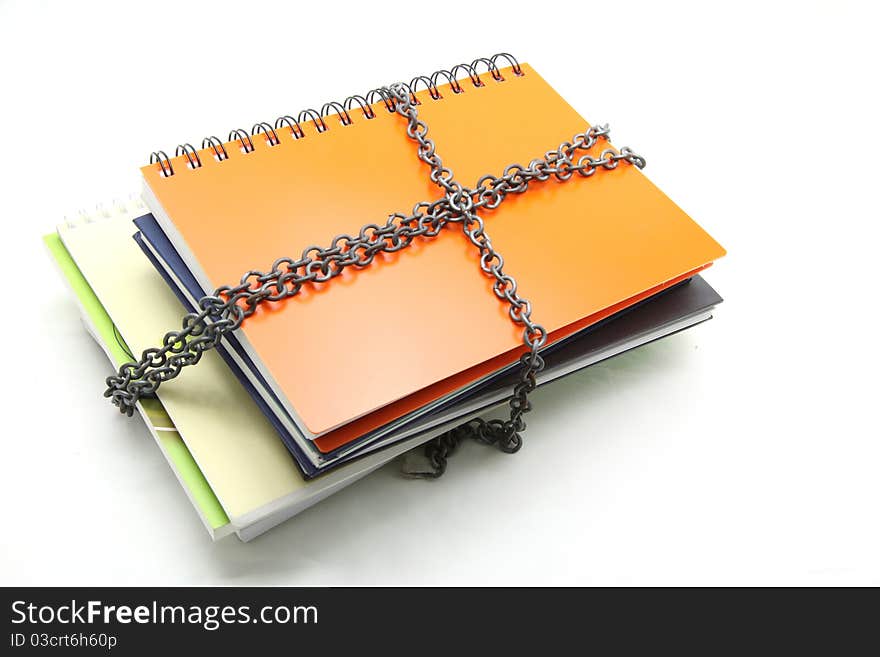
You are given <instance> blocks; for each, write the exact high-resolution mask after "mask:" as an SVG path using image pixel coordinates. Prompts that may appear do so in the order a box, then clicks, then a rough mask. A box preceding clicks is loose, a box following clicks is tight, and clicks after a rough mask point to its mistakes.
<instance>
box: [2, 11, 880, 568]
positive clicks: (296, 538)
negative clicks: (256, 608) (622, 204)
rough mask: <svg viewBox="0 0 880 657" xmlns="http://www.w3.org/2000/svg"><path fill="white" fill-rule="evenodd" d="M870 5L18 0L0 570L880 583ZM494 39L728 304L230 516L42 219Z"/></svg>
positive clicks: (10, 15) (10, 65)
mask: <svg viewBox="0 0 880 657" xmlns="http://www.w3.org/2000/svg"><path fill="white" fill-rule="evenodd" d="M871 4H872V3H864V5H859V4H857V3H848V2H842V1H840V0H837V1H834V2H831V1H827V2H793V3H778V4H777V3H772V2H761V3H750V2H742V1H738V2H735V3H731V4H730V6H729V7H728V8H722V7H720V6H719V5H717V4H716V3H693V4H682V3H667V2H646V3H643V4H636V3H621V2H587V1H580V2H573V3H563V2H560V1H558V0H557V1H555V2H550V3H534V2H530V3H522V4H520V3H515V2H498V3H490V2H485V3H478V2H468V3H456V2H444V3H440V4H426V3H415V4H411V3H389V4H387V5H385V4H384V3H381V2H378V1H376V0H366V1H365V2H329V1H323V2H302V3H292V2H286V3H278V4H277V5H272V4H270V3H261V2H255V1H250V2H243V3H240V4H233V3H221V2H211V3H205V4H203V5H195V4H191V3H183V2H168V3H166V2H160V1H158V0H150V2H143V3H136V2H112V3H106V4H98V3H91V2H76V3H74V2H54V3H49V2H8V1H7V2H0V76H2V79H0V96H2V101H0V126H2V128H0V129H2V138H0V187H2V199H0V202H2V208H3V210H2V220H0V221H2V226H3V228H2V233H0V235H2V237H0V249H2V268H3V270H2V280H3V281H4V283H5V286H4V287H5V294H4V301H5V310H4V312H3V320H2V328H0V330H2V345H3V348H2V355H3V358H2V372H3V378H2V384H0V386H2V389H3V392H2V399H3V420H2V422H3V427H2V436H3V438H2V448H0V476H2V479H0V486H2V498H0V503H2V516H0V523H2V529H0V536H2V538H0V584H47V585H48V584H123V583H138V584H224V583H225V584H246V583H260V584H332V585H341V584H422V583H430V584H488V583H494V584H517V583H528V584H532V583H555V584H868V583H873V584H880V564H878V560H880V557H878V555H880V526H878V503H880V477H878V472H880V444H878V435H880V432H878V430H877V416H876V410H877V406H878V385H877V380H878V358H877V344H876V343H877V337H878V336H877V302H876V291H877V284H878V280H877V268H876V253H877V248H878V247H877V236H878V230H877V222H878V219H880V217H878V204H877V192H876V190H877V187H878V177H877V174H878V157H880V151H878V148H877V146H878V143H877V128H876V126H877V117H878V105H877V101H876V97H875V92H876V89H877V80H878V74H877V64H878V62H880V58H878V52H877V48H876V46H875V45H874V44H875V43H876V39H877V36H876V33H875V28H876V26H877V24H878V22H877V16H876V14H875V15H869V14H872V13H873V11H872V7H871ZM295 5H298V6H296V9H293V7H294V6H295ZM502 50H505V51H510V52H512V53H514V54H516V55H517V56H518V57H519V58H520V59H521V60H523V61H528V62H529V63H531V64H532V65H533V66H535V67H536V68H537V69H538V70H539V71H540V72H541V74H542V75H543V76H544V77H545V78H547V79H548V80H549V81H550V82H551V83H552V84H553V85H554V86H555V87H556V88H557V89H558V90H559V91H560V92H561V93H562V95H563V96H565V97H566V98H567V99H568V100H569V101H570V102H571V103H572V104H573V105H574V106H575V107H576V108H578V109H579V110H580V111H581V113H582V114H584V115H585V116H586V117H587V118H588V119H589V120H590V121H593V122H604V121H608V122H610V123H611V125H612V130H613V135H614V137H615V141H616V142H617V143H618V144H620V145H630V146H633V147H634V148H636V149H637V151H638V152H639V153H641V154H643V155H645V156H646V157H647V159H648V168H647V170H646V173H647V174H648V175H649V176H650V177H651V179H652V180H654V181H655V182H656V183H657V184H658V185H659V186H660V187H661V188H663V189H664V190H665V191H666V192H667V193H668V194H669V195H670V196H671V197H672V198H673V199H674V200H676V201H677V202H678V203H679V204H680V205H681V206H682V207H683V208H684V209H685V210H686V211H687V212H689V213H690V214H691V215H692V216H693V217H694V218H695V219H696V220H697V221H698V222H700V223H701V224H702V225H703V226H704V227H705V228H706V229H707V230H708V231H709V232H710V233H711V234H712V235H713V236H715V237H716V238H717V239H718V240H719V241H720V242H721V243H722V244H724V246H726V247H727V249H728V251H729V256H728V257H726V258H724V259H723V260H722V261H720V262H719V263H718V264H717V266H716V267H714V268H712V270H710V271H709V272H708V274H707V279H708V280H709V281H710V282H711V283H712V284H713V285H714V286H715V287H716V288H717V289H718V290H719V291H720V292H721V294H722V295H723V296H724V297H725V298H726V302H725V303H724V304H723V306H722V307H721V308H720V310H719V311H718V313H717V316H716V319H715V320H713V321H712V322H709V323H708V324H706V325H704V326H701V327H699V328H697V329H695V330H692V331H689V332H687V333H685V334H682V335H679V336H676V337H674V338H671V339H668V340H665V341H663V342H661V343H659V344H655V345H652V346H649V347H646V348H643V349H642V350H640V351H639V352H638V353H632V354H629V355H626V356H623V357H620V358H618V359H615V360H614V361H612V362H609V363H606V364H603V365H600V366H597V367H594V368H592V369H591V370H590V371H588V372H584V373H581V374H579V375H576V376H573V377H571V378H569V379H567V380H565V381H564V382H562V383H559V384H556V385H555V386H553V387H552V388H550V389H548V390H542V391H539V392H538V393H537V394H535V406H536V410H535V412H534V413H532V414H531V417H530V418H529V430H528V432H527V434H526V447H525V448H524V449H523V451H522V452H520V453H519V454H518V455H516V456H513V457H509V456H505V455H502V454H500V453H498V452H496V451H493V450H488V449H485V448H481V447H479V446H476V445H467V446H466V448H465V449H464V450H463V451H462V452H461V453H459V454H457V455H456V456H455V457H454V458H453V459H452V461H451V462H450V469H449V473H448V474H447V475H446V476H445V477H444V478H443V479H442V480H440V481H437V482H428V483H426V482H418V481H415V482H414V481H409V480H404V479H401V478H400V477H399V476H398V475H397V470H396V466H394V465H391V466H388V467H386V468H385V469H383V470H381V471H380V472H378V473H377V474H375V475H373V476H371V477H369V478H368V479H367V480H365V481H363V482H361V483H359V484H357V485H355V486H353V487H351V488H349V489H347V490H346V491H344V492H342V493H341V494H339V495H336V496H335V497H333V498H332V499H330V500H328V501H326V502H324V503H322V504H319V505H318V506H317V507H315V508H313V509H311V510H310V511H308V512H306V513H304V514H303V515H301V516H300V517H297V518H295V519H294V520H293V521H291V522H288V523H286V524H285V525H283V526H281V527H279V528H277V529H275V530H273V531H272V532H271V533H269V534H268V535H266V536H264V537H262V538H260V539H258V540H257V541H255V542H253V543H251V544H242V543H239V542H238V541H237V540H236V539H234V538H232V539H230V540H226V541H223V542H220V543H218V544H212V543H211V542H210V540H209V539H208V537H207V535H206V534H205V532H204V530H203V528H202V527H201V525H200V523H199V521H198V519H197V517H196V514H195V513H194V511H193V510H192V508H191V507H190V506H189V503H188V502H187V500H186V497H185V496H184V494H183V492H182V490H181V489H180V487H179V486H178V484H177V483H176V481H175V479H174V477H173V475H172V474H171V472H170V470H169V469H168V467H167V465H166V464H165V461H164V460H163V457H162V456H161V454H160V453H159V450H158V449H157V448H156V445H155V444H154V443H153V441H152V440H151V439H150V437H149V435H148V434H147V431H146V430H145V428H144V427H143V426H142V424H141V423H140V422H138V421H131V420H128V419H126V418H123V417H122V416H120V415H119V414H118V413H117V412H116V411H115V410H114V409H113V408H111V407H110V406H109V405H108V403H107V402H106V400H105V399H103V398H102V397H101V392H102V390H103V379H104V377H105V376H106V375H107V374H108V373H109V371H110V368H109V365H108V363H107V361H106V360H105V359H104V357H103V355H102V353H101V352H100V351H99V350H98V348H97V347H96V346H95V344H94V343H93V342H92V341H91V338H89V337H88V336H87V335H86V333H85V331H84V330H83V328H82V326H81V324H80V322H79V318H78V314H77V310H76V308H75V306H74V303H73V302H72V300H71V299H70V298H69V297H68V295H67V293H66V290H65V288H64V287H63V285H62V283H61V281H60V279H59V277H58V275H57V274H56V273H55V272H54V271H53V269H52V268H51V266H50V264H49V261H48V259H47V257H46V255H45V254H44V253H43V251H42V246H41V243H40V236H41V235H42V234H43V233H46V232H49V231H51V230H52V229H53V227H54V225H55V224H56V223H58V222H59V221H60V220H61V219H62V217H63V216H64V215H65V214H73V213H75V212H76V210H77V209H79V208H87V209H88V208H93V207H94V206H95V204H96V203H97V202H98V201H102V200H110V199H112V198H113V197H115V196H125V195H127V194H128V193H129V192H132V191H136V190H137V189H138V167H139V166H140V165H141V164H142V163H144V162H145V158H146V156H147V155H148V154H149V152H150V151H152V150H154V149H156V148H160V147H162V148H165V149H166V150H167V149H171V148H173V147H174V145H175V144H177V143H180V142H183V141H191V142H194V143H195V142H197V141H200V140H201V137H202V136H204V135H206V134H222V135H225V134H226V132H228V130H229V128H231V127H236V126H244V127H249V126H250V125H251V124H253V123H254V122H255V121H256V120H263V119H267V118H269V119H271V118H272V117H275V116H277V115H279V114H283V113H288V112H293V111H296V110H299V109H301V108H303V107H309V106H315V105H316V104H317V105H318V106H319V105H320V104H321V103H322V102H323V101H325V100H328V99H338V98H341V97H344V96H346V95H348V94H349V93H352V92H356V91H363V90H365V89H368V88H371V87H373V86H376V85H378V84H383V83H388V82H391V81H395V80H398V79H409V78H410V77H412V76H413V75H414V74H417V73H422V72H430V71H433V70H435V69H437V68H443V67H449V66H451V65H453V64H455V63H457V62H461V61H470V60H471V59H473V58H474V57H478V56H483V55H490V54H492V53H494V52H498V51H502ZM440 147H441V150H442V145H440ZM391 209H392V208H390V209H389V210H391ZM541 230H542V232H547V233H549V235H550V236H552V227H548V226H546V225H544V226H542V228H541ZM553 237H555V236H553ZM290 246H292V247H295V246H297V245H290ZM132 294H137V290H132Z"/></svg>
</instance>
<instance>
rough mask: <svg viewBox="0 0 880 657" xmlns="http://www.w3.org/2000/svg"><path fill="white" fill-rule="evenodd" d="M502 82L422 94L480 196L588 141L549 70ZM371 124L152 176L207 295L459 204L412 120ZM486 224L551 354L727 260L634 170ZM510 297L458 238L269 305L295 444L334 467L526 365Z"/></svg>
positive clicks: (151, 198)
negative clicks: (482, 187) (420, 151)
mask: <svg viewBox="0 0 880 657" xmlns="http://www.w3.org/2000/svg"><path fill="white" fill-rule="evenodd" d="M500 73H501V76H502V77H503V80H495V79H494V78H493V77H492V76H490V75H484V76H483V78H484V84H483V86H475V85H473V84H472V83H471V82H470V81H469V80H468V78H464V80H463V81H462V82H461V93H455V92H454V91H453V89H452V88H451V87H450V85H444V86H441V87H439V88H438V92H439V96H440V97H439V98H436V99H435V98H434V97H433V96H432V95H431V94H429V93H428V92H427V91H422V92H419V93H418V94H417V96H418V98H419V100H420V102H421V104H420V105H419V106H418V109H419V114H420V118H421V119H423V120H424V121H425V122H426V123H427V125H428V126H429V136H430V137H431V138H433V140H434V141H435V143H436V145H437V152H438V153H439V154H440V155H441V157H442V158H443V162H444V164H445V165H446V166H448V167H449V168H451V169H452V170H453V171H454V172H455V175H456V179H457V180H460V181H461V182H462V183H463V184H465V185H473V184H474V183H475V182H476V180H477V179H478V178H479V177H480V176H482V175H483V174H486V173H493V174H495V175H501V173H502V171H503V169H504V167H505V166H507V165H508V164H510V163H513V162H519V163H521V164H528V162H529V161H530V160H532V159H533V158H536V157H539V156H541V155H543V154H544V153H545V152H546V151H548V150H551V149H555V148H556V147H557V146H558V145H559V144H560V143H561V142H564V141H567V140H570V139H571V138H572V136H573V135H575V134H576V133H579V132H583V131H584V130H585V129H586V128H587V127H588V125H589V124H588V123H587V121H586V120H585V119H584V118H582V117H581V116H580V115H579V114H578V113H577V112H576V111H575V110H574V109H573V108H572V107H571V106H569V105H568V103H566V102H565V100H564V99H563V98H561V97H560V96H559V95H558V94H557V93H556V92H555V91H554V90H553V89H552V88H551V87H550V85H549V84H547V82H545V81H544V79H543V78H541V76H540V75H539V74H538V73H537V72H536V71H535V70H534V69H532V68H531V67H530V66H528V65H525V64H524V65H522V69H521V74H520V75H517V74H516V73H515V72H514V70H513V69H511V68H507V69H502V70H501V71H500ZM371 107H372V110H373V112H372V113H373V114H374V117H373V118H368V117H367V115H366V114H365V113H364V112H363V111H362V110H361V109H358V108H357V107H355V109H354V110H352V111H350V112H349V116H350V119H351V120H350V122H349V121H343V120H342V118H343V117H340V116H339V115H330V116H328V117H326V118H323V119H322V120H321V122H319V121H318V120H314V121H307V122H303V123H302V135H298V134H297V133H296V132H295V131H293V130H292V129H290V128H289V127H282V128H278V129H277V130H276V131H275V134H276V135H277V139H278V143H277V144H275V145H273V144H272V141H274V139H273V138H272V136H271V133H257V134H255V135H254V136H253V137H251V143H252V145H253V149H252V150H250V148H246V149H243V148H242V147H241V146H242V143H240V142H239V141H237V140H236V141H231V142H228V143H226V144H225V145H224V147H225V151H226V153H227V154H228V158H226V159H222V160H218V158H215V156H214V151H213V150H212V149H211V148H207V149H203V150H200V151H198V156H199V162H200V164H201V166H194V167H191V166H189V163H188V160H187V158H186V157H183V156H182V157H177V158H173V159H172V160H171V164H172V166H173V171H174V174H173V175H167V176H166V175H163V169H162V167H161V166H160V165H158V164H152V165H149V166H146V167H144V168H143V169H142V172H143V178H144V183H145V186H144V196H145V200H146V202H147V204H148V205H149V207H150V209H151V210H152V212H153V214H154V216H155V217H156V220H157V221H158V223H159V225H160V226H161V229H162V231H164V233H165V235H166V236H167V237H168V239H169V240H170V242H171V243H172V244H173V246H174V248H175V249H176V251H177V252H178V253H179V254H180V256H181V258H182V259H183V261H184V262H185V264H186V266H187V267H188V269H189V270H190V271H191V272H192V274H193V275H194V276H195V278H196V280H197V281H198V283H199V285H200V286H201V288H202V289H203V290H205V291H207V292H211V291H213V290H214V289H215V288H217V287H219V286H221V285H234V284H236V283H237V282H238V281H239V279H240V278H241V276H242V274H244V273H245V272H247V271H249V270H253V269H259V270H267V269H269V268H270V267H271V265H272V263H273V262H274V261H275V260H276V259H277V258H279V257H282V256H290V257H294V258H296V257H299V255H300V253H301V252H302V251H303V249H304V248H306V247H308V246H310V245H320V246H326V245H328V244H329V243H330V241H331V240H332V238H333V237H334V236H336V235H337V234H340V233H356V232H357V231H358V230H359V229H360V227H361V226H362V225H364V224H366V223H369V222H374V223H380V224H381V223H384V221H385V219H386V218H387V216H388V215H389V214H390V213H392V212H404V213H408V212H409V211H410V209H411V208H412V207H413V205H414V204H415V203H417V202H419V201H426V200H433V199H436V198H438V197H439V196H440V190H439V189H438V187H437V186H436V185H434V184H433V183H432V182H431V181H430V180H429V178H428V169H427V167H426V166H425V165H424V164H423V163H421V162H420V161H419V160H418V159H417V157H416V146H415V144H414V143H413V142H412V141H411V140H410V139H408V138H407V135H406V125H405V120H404V119H403V118H401V117H400V116H398V115H396V114H393V113H389V111H388V110H387V109H386V108H385V107H384V105H383V103H382V102H377V103H375V104H374V105H372V106H371ZM322 125H323V126H325V127H326V129H321V128H322ZM244 145H245V146H246V147H247V146H248V144H247V143H245V144H244ZM634 146H637V145H634ZM601 148H602V146H601V145H600V146H599V147H598V150H601ZM598 150H597V152H598ZM246 151H250V152H246ZM644 155H647V157H648V160H649V161H650V159H651V154H650V153H648V154H644ZM481 216H482V217H483V219H484V221H485V224H486V230H487V232H488V234H489V235H491V238H492V241H493V244H494V245H495V248H496V249H497V250H498V251H499V252H500V253H501V254H502V255H503V257H504V260H505V265H504V267H505V271H506V272H507V273H509V274H511V275H512V276H514V277H515V278H516V280H517V281H518V284H519V291H520V293H521V294H522V295H523V296H524V297H525V298H527V299H528V300H530V301H531V303H532V307H533V319H534V320H535V321H536V322H538V323H540V324H542V325H543V326H544V327H545V328H546V329H547V330H548V331H549V332H550V338H549V341H548V344H553V343H555V342H558V341H559V340H561V339H563V338H565V337H567V336H570V335H573V334H574V333H577V332H579V331H581V330H584V329H585V328H587V327H589V326H590V325H592V324H594V323H595V322H597V321H599V320H601V319H603V318H606V317H609V316H611V315H613V314H614V313H616V312H619V311H621V310H623V309H625V308H626V307H628V306H630V305H632V304H634V303H636V302H638V301H640V300H642V299H646V298H648V297H650V296H651V295H653V294H655V293H657V292H658V291H660V290H662V289H664V288H665V287H668V286H670V285H672V284H674V283H676V282H678V281H681V280H683V279H685V278H688V277H690V276H692V275H693V274H695V273H696V272H698V271H701V270H702V269H704V268H705V267H707V266H709V265H710V264H711V263H712V262H713V261H714V260H715V259H717V258H719V257H721V256H722V255H724V249H723V248H722V247H721V246H720V245H719V244H718V243H717V242H716V241H715V240H714V239H712V237H710V236H709V235H708V234H707V233H706V232H705V231H704V230H703V229H702V228H701V227H700V226H699V225H697V223H696V222H694V221H693V220H692V219H691V218H690V217H688V215H687V214H685V212H684V211H682V210H681V208H679V207H678V206H677V205H676V204H675V203H674V202H673V201H672V200H670V199H669V198H668V197H667V196H666V195H665V194H664V193H663V192H662V191H660V190H659V189H658V188H657V187H656V186H655V185H653V184H652V183H651V182H650V181H649V180H648V178H646V177H645V175H644V174H643V173H642V172H641V171H639V170H637V169H636V168H635V167H631V166H620V167H618V168H617V169H615V170H613V171H600V172H597V173H596V175H594V176H592V177H591V178H579V177H578V176H575V177H574V178H573V179H572V180H570V181H568V182H565V183H560V182H557V181H554V180H552V179H551V180H549V181H547V182H543V183H532V185H531V186H530V188H529V191H528V192H527V193H525V194H522V195H517V196H510V197H508V199H507V200H505V202H504V203H502V204H501V206H500V207H499V208H497V209H496V210H493V211H486V212H483V213H481ZM492 282H493V281H492V280H491V279H490V278H489V277H487V276H485V275H484V274H483V273H482V271H481V270H480V267H479V253H478V251H477V250H476V248H475V247H474V246H473V245H472V244H471V243H470V242H469V241H468V240H467V238H466V237H465V235H464V234H463V233H462V232H461V230H460V229H458V228H456V227H455V226H450V227H447V228H446V229H444V230H443V231H442V232H441V234H440V235H439V236H438V237H436V238H434V239H424V240H421V241H417V242H414V243H413V245H412V246H411V247H410V248H408V249H405V250H403V251H400V252H398V253H396V254H393V255H386V254H381V255H379V256H377V258H376V260H375V261H374V263H373V264H372V265H371V266H369V267H367V268H364V269H360V270H356V269H354V268H349V269H347V270H346V271H345V272H344V273H343V274H342V275H341V276H339V277H338V278H336V279H333V280H332V281H330V282H329V283H327V284H324V285H311V286H308V287H306V288H304V289H303V291H302V292H301V293H300V294H299V295H298V296H297V297H295V298H292V299H288V300H285V301H282V302H278V303H274V304H266V305H264V306H263V307H261V308H260V309H259V310H258V311H257V313H256V314H255V315H254V316H252V317H251V318H249V319H248V320H247V321H246V322H245V323H244V325H243V326H242V328H241V329H239V331H238V332H237V335H236V337H237V339H238V340H239V341H240V344H241V346H242V348H243V349H244V351H245V352H246V353H247V355H248V357H249V358H250V360H251V361H252V363H253V365H254V367H256V368H257V370H258V373H259V375H260V379H261V380H262V381H264V382H266V384H267V387H268V388H269V389H268V390H265V391H263V394H265V395H266V397H267V399H268V398H270V397H271V398H272V399H273V400H274V401H273V404H274V406H273V408H274V412H275V413H277V414H278V415H279V417H283V421H284V422H285V426H289V427H290V429H291V430H296V431H297V432H299V434H300V435H301V436H303V437H304V438H305V439H306V440H308V441H312V442H313V444H314V445H315V447H317V450H318V451H319V452H321V453H330V452H333V451H334V450H338V449H339V448H341V447H343V446H345V445H346V444H349V443H351V442H352V441H354V440H356V439H357V438H359V437H361V436H363V435H365V434H368V433H370V432H374V431H377V430H379V429H380V428H381V427H384V426H387V425H389V423H393V422H395V421H398V420H399V419H400V418H404V417H407V416H408V414H412V413H414V412H417V411H418V410H419V409H424V408H427V407H429V406H430V405H431V404H435V403H438V402H440V401H442V400H444V399H446V398H448V397H449V395H451V394H454V393H455V392H456V391H459V390H462V389H465V388H467V387H468V386H471V385H474V384H475V383H477V382H479V381H480V380H482V379H484V378H485V377H487V376H490V375H491V374H493V373H495V372H498V371H499V370H500V369H502V368H504V367H506V366H509V365H511V364H512V363H514V362H515V361H516V360H517V358H518V355H519V354H520V353H521V350H522V331H521V329H520V328H518V327H517V326H516V325H514V324H513V323H512V322H511V320H510V318H509V317H508V307H507V306H506V305H505V304H504V303H502V302H501V301H499V300H498V299H497V298H496V297H495V295H494V294H493V291H492ZM170 328H173V327H169V329H170ZM157 337H159V336H157ZM181 376H184V377H185V376H186V372H185V371H184V372H183V373H182V374H181ZM165 385H173V382H169V383H167V384H165Z"/></svg>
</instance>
